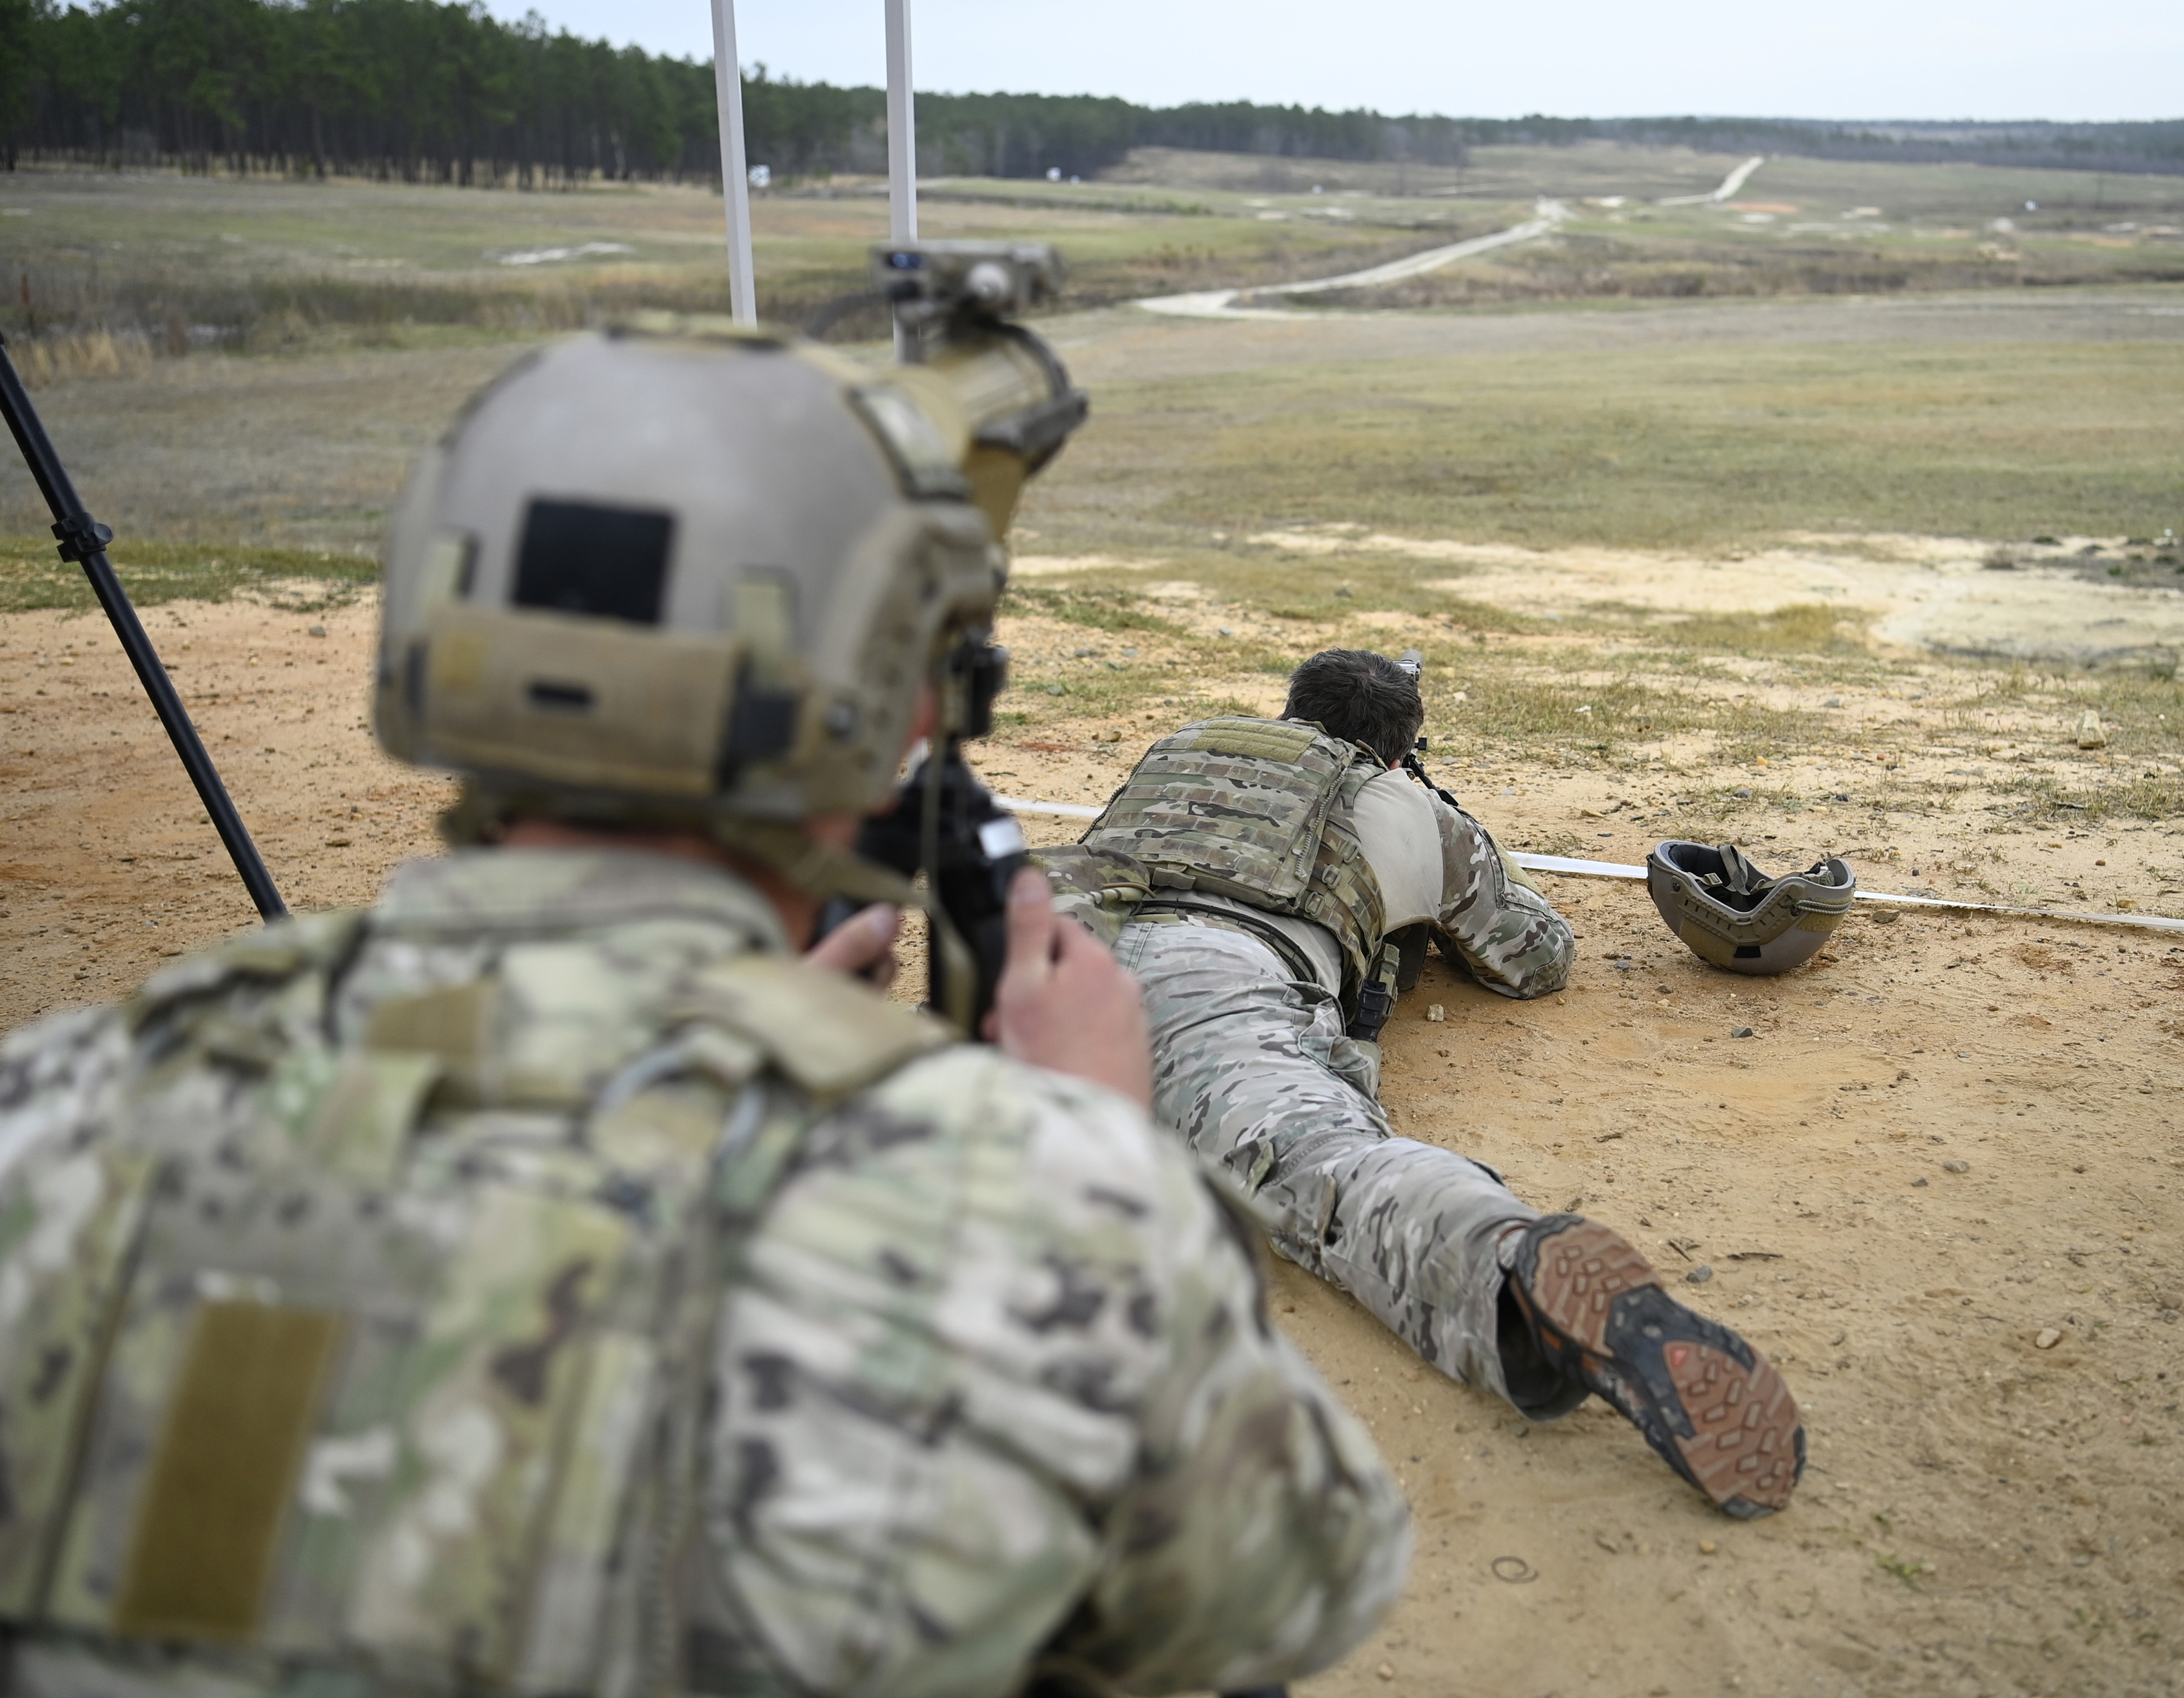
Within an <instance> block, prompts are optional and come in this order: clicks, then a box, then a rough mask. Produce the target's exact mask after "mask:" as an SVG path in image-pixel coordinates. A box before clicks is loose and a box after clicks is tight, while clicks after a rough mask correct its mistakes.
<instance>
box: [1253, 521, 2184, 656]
mask: <svg viewBox="0 0 2184 1698" xmlns="http://www.w3.org/2000/svg"><path fill="white" fill-rule="evenodd" d="M1251 541H1252V542H1253V543H1257V544H1260V545H1262V546H1264V547H1268V548H1276V549H1280V550H1284V551H1287V552H1290V553H1295V554H1304V555H1307V556H1315V555H1330V554H1340V555H1346V556H1347V555H1354V554H1391V555H1395V556H1397V557H1400V558H1402V559H1407V560H1424V561H1438V560H1446V561H1447V562H1449V563H1450V564H1451V565H1453V566H1457V567H1460V568H1461V569H1462V575H1461V576H1451V577H1449V578H1446V579H1442V580H1439V581H1437V582H1434V583H1433V584H1432V586H1431V587H1435V588H1440V589H1446V590H1448V591H1449V592H1451V593H1454V594H1457V595H1461V596H1463V597H1466V598H1469V599H1472V600H1474V601H1483V602H1485V603H1488V604H1490V605H1492V606H1495V607H1499V608H1503V609H1506V610H1508V611H1510V612H1513V613H1524V614H1532V615H1546V616H1547V617H1551V618H1557V617H1563V616H1567V615H1571V614H1581V613H1585V612H1587V611H1591V610H1597V609H1601V608H1608V607H1613V608H1622V609H1628V608H1640V609H1643V610H1646V611H1647V612H1651V613H1656V614H1662V615H1674V614H1694V613H1713V612H1719V611H1722V610H1726V609H1730V608H1735V609H1739V610H1745V611H1749V612H1754V613H1771V612H1774V611H1776V610H1779V609H1781V608H1785V607H1793V606H1797V605H1798V604H1807V603H1814V602H1818V603H1820V604H1823V605H1825V606H1829V607H1833V608H1839V609H1842V610H1851V609H1857V610H1860V611H1861V612H1864V613H1866V614H1869V615H1872V616H1873V619H1874V621H1875V623H1874V634H1875V636H1876V637H1880V639H1881V640H1882V641H1884V642H1886V643H1897V644H1901V645H1902V646H1903V647H1905V648H1911V649H1939V650H1942V652H1944V653H1946V654H1971V655H1988V656H1993V657H1995V658H1997V659H2001V660H2022V661H2034V662H2046V663H2048V664H2051V665H2070V666H2092V665H2102V664H2104V663H2109V662H2114V661H2117V660H2130V659H2140V660H2153V661H2154V662H2155V663H2156V664H2165V665H2168V666H2170V668H2172V669H2173V668H2174V666H2175V665H2176V659H2177V656H2178V655H2179V654H2184V580H2180V587H2179V588H2146V587H2137V586H2135V585H2121V584H2107V583H2100V582H2087V580H2086V578H2085V577H2084V576H2081V574H2080V573H2079V572H2078V571H2075V570H2074V567H2073V565H2072V563H2071V553H2072V551H2073V550H2075V548H2079V547H2081V546H2083V545H2084V544H2086V543H2087V542H2088V541H2089V539H2087V538H2083V537H2072V538H2070V539H2068V540H2067V541H2060V542H2059V543H2058V544H2057V545H2056V546H2054V547H2053V548H2042V549H2030V548H2028V549H2025V550H2024V551H2023V553H2024V555H2025V564H2023V565H2016V564H2010V565H1999V567H1998V566H1997V562H1996V561H1995V560H1994V554H1995V551H1994V550H1993V549H1992V548H1991V547H1990V546H1989V545H1987V544H1986V543H1976V542H1973V541H1970V540H1968V539H1957V538H1948V537H1886V536H1882V537H1872V536H1866V537H1856V538H1851V537H1811V538H1809V539H1808V540H1807V541H1806V542H1805V543H1802V545H1800V546H1797V547H1794V548H1769V549H1762V550H1755V551H1753V552H1752V553H1750V554H1736V555H1735V556H1733V557H1730V558H1728V559H1704V558H1697V557H1689V556H1678V555H1674V554H1658V553H1640V552H1638V551H1635V550H1628V549H1610V548H1557V549H1554V550H1552V552H1541V551H1535V550H1532V549H1527V548H1496V547H1490V546H1484V545H1480V544H1477V543H1457V542H1440V541H1434V540H1430V539H1428V540H1421V539H1418V538H1414V537H1390V536H1382V535H1379V534H1376V533H1373V532H1368V531H1366V530H1365V528H1364V527H1363V526H1346V525H1334V526H1315V527H1312V528H1311V529H1309V530H1295V531H1270V532H1262V533H1261V534H1260V535H1258V536H1255V537H1252V538H1251ZM2109 541H2110V542H2111V543H2113V541H2114V539H2109ZM2005 558H2007V557H2005Z"/></svg>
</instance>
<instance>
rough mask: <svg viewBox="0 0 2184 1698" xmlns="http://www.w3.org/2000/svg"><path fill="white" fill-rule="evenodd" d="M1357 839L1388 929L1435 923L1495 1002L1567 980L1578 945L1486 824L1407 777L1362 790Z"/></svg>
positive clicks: (1394, 774)
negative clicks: (1382, 904)
mask: <svg viewBox="0 0 2184 1698" xmlns="http://www.w3.org/2000/svg"><path fill="white" fill-rule="evenodd" d="M1353 818H1354V819H1355V821H1356V825H1357V837H1358V841H1359V842H1360V843H1362V845H1363V847H1364V850H1365V858H1366V859H1367V860H1368V861H1370V862H1371V863H1372V866H1373V877H1375V878H1377V879H1379V882H1380V895H1381V899H1382V900H1383V901H1384V902H1385V904H1386V905H1387V910H1388V929H1389V930H1390V932H1393V931H1396V930H1397V929H1398V928H1399V927H1404V926H1409V925H1415V924H1417V923H1418V922H1419V921H1431V922H1432V923H1433V924H1434V925H1435V927H1437V928H1438V929H1439V933H1440V938H1441V939H1442V940H1443V942H1444V944H1446V948H1447V950H1448V951H1449V952H1451V953H1453V954H1454V955H1455V956H1456V958H1457V960H1460V961H1461V962H1462V963H1463V966H1464V968H1465V970H1466V971H1468V972H1469V973H1470V974H1471V976H1472V977H1474V979H1476V980H1478V981H1479V983H1480V984H1482V985H1484V986H1485V988H1487V989H1489V990H1490V991H1493V992H1496V994H1499V995H1502V996H1512V997H1534V996H1545V995H1546V994H1548V993H1549V992H1551V991H1557V990H1560V989H1561V988H1563V985H1564V984H1566V983H1568V981H1569V969H1570V962H1571V960H1573V959H1574V956H1575V955H1576V953H1577V939H1576V938H1575V936H1574V934H1573V933H1572V932H1571V930H1570V927H1569V922H1568V921H1566V920H1564V919H1563V916H1561V915H1559V914H1557V913H1556V912H1555V910H1554V906H1553V905H1552V904H1551V903H1550V902H1549V901H1548V900H1547V899H1546V897H1545V896H1542V895H1541V894H1540V893H1539V892H1538V891H1537V890H1535V889H1534V888H1532V887H1531V885H1530V884H1529V882H1526V881H1525V880H1524V877H1523V876H1522V875H1521V874H1520V873H1518V871H1517V869H1516V867H1515V866H1514V865H1513V863H1512V862H1511V861H1510V860H1508V858H1507V856H1506V855H1503V854H1502V850H1501V849H1500V848H1499V846H1497V845H1496V843H1495V841H1494V839H1493V838H1491V837H1490V836H1489V835H1488V834H1487V831H1486V828H1485V827H1484V826H1482V825H1480V824H1479V821H1477V820H1475V819H1474V818H1473V817H1472V816H1470V815H1469V814H1467V813H1465V812H1464V811H1463V809H1461V808H1452V807H1451V806H1450V805H1449V804H1447V803H1446V802H1444V801H1442V800H1441V799H1440V797H1438V796H1436V795H1435V794H1434V793H1432V792H1431V791H1430V790H1429V789H1427V788H1425V786H1424V785H1423V784H1420V783H1418V782H1416V781H1415V780H1413V779H1412V777H1411V776H1410V775H1409V774H1408V773H1407V772H1403V771H1388V772H1384V773H1382V774H1380V775H1379V777H1376V778H1374V779H1373V780H1372V781H1371V782H1368V784H1367V785H1366V786H1365V788H1363V789H1362V790H1360V791H1359V792H1358V793H1357V809H1356V811H1355V814H1354V816H1353Z"/></svg>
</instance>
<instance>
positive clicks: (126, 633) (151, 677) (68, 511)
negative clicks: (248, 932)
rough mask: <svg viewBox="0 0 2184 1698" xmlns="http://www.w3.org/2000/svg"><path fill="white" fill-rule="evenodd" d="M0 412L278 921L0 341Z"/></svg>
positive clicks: (66, 549)
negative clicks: (5, 418) (3, 415)
mask: <svg viewBox="0 0 2184 1698" xmlns="http://www.w3.org/2000/svg"><path fill="white" fill-rule="evenodd" d="M0 411H4V412H5V413H6V415H7V418H8V430H9V431H10V432H12V433H13V434H14V438H15V446H16V447H17V448H20V449H21V450H22V451H23V459H24V463H25V465H28V466H29V467H30V468H31V476H32V477H33V478H35V479H36V480H37V485H38V493H40V494H41V495H42V496H44V497H45V498H46V505H47V508H48V509H51V510H52V513H53V535H54V536H56V537H58V538H60V555H61V558H62V559H63V560H75V561H76V562H78V563H79V564H80V565H81V566H82V567H83V575H84V576H86V578H88V579H90V580H91V593H92V594H93V595H95V596H97V598H98V604H99V606H100V607H101V608H103V609H104V610H105V612H106V618H107V622H108V623H109V625H111V626H113V627H114V635H115V636H116V637H120V639H121V649H122V652H123V653H124V654H126V655H128V657H129V664H130V665H131V666H132V667H134V668H135V669H136V682H138V683H140V684H142V686H143V687H144V693H145V694H146V695H148V696H149V697H150V698H151V699H152V708H153V712H155V713H157V714H158V715H159V723H160V724H161V725H162V726H163V727H165V728H166V732H167V740H168V741H169V742H170V743H173V744H174V746H175V754H177V755H179V756H181V762H182V770H183V771H186V772H187V773H188V774H189V775H190V783H191V785H192V787H193V788H195V789H196V791H197V793H198V801H199V802H201V803H202V804H203V805H204V810H205V815H206V817H207V818H209V820H211V821H212V824H213V829H214V831H216V832H219V833H220V842H221V843H222V844H224V845H225V846H226V849H227V855H228V859H229V860H232V861H233V862H234V863H235V870H236V871H237V873H239V874H240V875H241V876H242V888H244V889H245V890H247V891H248V892H249V893H250V899H251V901H252V902H253V903H254V904H255V905H257V909H258V914H259V918H260V919H264V920H277V919H280V918H281V916H283V915H285V914H287V911H288V905H287V903H285V902H283V901H282V900H281V892H280V889H279V888H278V887H277V886H276V885H275V883H274V882H273V875H272V874H271V873H270V872H269V871H266V868H265V858H264V857H263V856H262V855H259V853H258V845H257V844H256V843H253V842H252V841H251V840H250V832H249V829H248V827H246V826H244V824H243V823H242V816H241V815H240V814H238V813H237V812H236V810H235V803H234V800H233V799H232V798H231V797H230V796H229V795H228V793H227V787H226V785H225V784H223V783H221V782H220V771H219V769H218V768H216V767H215V766H214V765H213V764H212V756H211V755H210V754H207V753H206V752H205V746H204V739H203V738H200V737H199V736H198V728H197V727H195V726H194V725H192V724H191V723H190V715H189V710H187V709H186V708H185V707H183V705H182V699H181V696H180V695H179V694H178V693H176V692H175V683H174V680H173V679H171V678H170V677H169V676H167V669H166V667H165V666H164V665H162V664H161V662H160V660H159V651H158V650H157V649H154V648H153V646H152V639H151V637H150V636H149V635H148V633H147V632H146V631H145V629H144V622H143V621H142V620H140V619H139V618H137V617H136V609H135V608H134V607H132V606H131V604H130V601H129V597H128V593H126V592H125V590H123V588H122V587H121V580H120V578H118V577H116V576H114V566H113V564H112V563H111V562H110V561H109V560H107V558H106V545H107V544H108V543H110V542H112V541H113V540H114V533H113V532H111V531H109V530H108V529H107V528H106V526H103V525H101V524H99V523H98V522H97V521H95V520H94V519H92V516H91V515H90V514H89V513H88V512H87V511H86V510H85V508H84V504H83V503H82V502H81V500H80V499H78V498H77V496H76V493H75V485H74V484H73V483H71V482H70V481H69V475H68V471H67V470H66V469H65V468H64V466H63V465H61V461H60V456H59V455H58V454H57V453H55V452H54V450H53V439H52V438H51V437H48V436H47V434H46V427H45V425H44V423H43V422H42V420H40V419H39V417H38V409H36V407H34V406H32V405H31V397H30V392H29V391H27V390H25V388H24V387H23V380H22V378H21V377H20V376H19V375H18V374H17V373H16V370H15V362H14V359H12V358H11V357H10V356H9V354H8V341H7V338H6V337H4V336H0Z"/></svg>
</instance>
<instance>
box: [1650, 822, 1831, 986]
mask: <svg viewBox="0 0 2184 1698" xmlns="http://www.w3.org/2000/svg"><path fill="white" fill-rule="evenodd" d="M1646 889H1647V891H1649V892H1650V893H1651V894H1652V898H1653V905H1654V906H1655V907H1656V908H1658V909H1659V910H1661V917H1662V918H1663V920H1665V921H1668V923H1669V930H1670V931H1671V932H1673V933H1675V934H1676V936H1677V937H1679V938H1682V939H1683V940H1684V942H1685V943H1686V944H1689V945H1690V946H1691V952H1692V953H1693V954H1694V955H1697V956H1698V958H1699V959H1700V960H1702V961H1705V962H1706V963H1707V964H1708V966H1717V967H1720V968H1723V969H1724V970H1725V971H1729V972H1733V973H1754V974H1761V975H1767V974H1773V973H1786V972H1787V971H1790V969H1791V968H1792V967H1796V966H1803V965H1804V963H1805V962H1807V961H1808V960H1811V959H1812V958H1813V956H1814V955H1816V954H1817V953H1819V947H1820V945H1821V944H1825V942H1826V941H1827V939H1828V933H1830V932H1832V931H1834V930H1835V928H1836V927H1838V926H1840V925H1841V924H1842V920H1843V916H1844V915H1846V914H1847V913H1849V912H1850V910H1851V904H1852V902H1853V900H1855V899H1856V897H1857V894H1858V875H1857V874H1856V873H1854V872H1853V871H1851V870H1850V866H1849V864H1848V863H1847V862H1845V861H1842V860H1834V859H1830V860H1822V861H1817V862H1815V863H1814V865H1813V866H1811V867H1810V868H1808V870H1807V871H1803V872H1792V873H1787V874H1785V875H1784V876H1783V877H1780V878H1769V877H1768V876H1767V875H1766V874H1765V873H1763V872H1762V871H1760V870H1759V869H1758V867H1756V866H1753V865H1752V863H1751V862H1750V861H1749V860H1746V859H1745V857H1744V853H1743V851H1742V850H1741V849H1738V848H1737V847H1736V844H1735V843H1720V844H1717V845H1714V846H1713V847H1708V845H1707V844H1705V843H1656V844H1655V845H1654V846H1653V852H1652V854H1651V855H1647V856H1646Z"/></svg>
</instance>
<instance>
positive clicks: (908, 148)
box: [887, 0, 917, 242]
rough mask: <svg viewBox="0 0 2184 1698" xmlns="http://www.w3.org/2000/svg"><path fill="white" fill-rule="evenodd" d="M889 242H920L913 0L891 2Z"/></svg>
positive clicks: (889, 57)
mask: <svg viewBox="0 0 2184 1698" xmlns="http://www.w3.org/2000/svg"><path fill="white" fill-rule="evenodd" d="M887 70H888V240H889V241H890V242H915V241H917V109H916V103H915V102H914V100H913V99H912V97H911V87H910V0H887Z"/></svg>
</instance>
